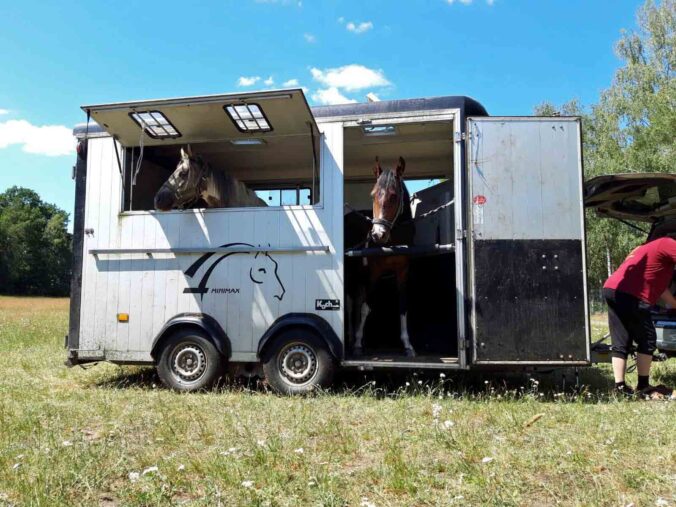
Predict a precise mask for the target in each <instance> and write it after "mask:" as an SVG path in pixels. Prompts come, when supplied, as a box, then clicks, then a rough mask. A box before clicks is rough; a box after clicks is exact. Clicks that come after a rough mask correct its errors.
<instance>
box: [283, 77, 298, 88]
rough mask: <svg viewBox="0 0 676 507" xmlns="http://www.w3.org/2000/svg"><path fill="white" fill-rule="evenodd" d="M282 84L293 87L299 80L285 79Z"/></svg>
mask: <svg viewBox="0 0 676 507" xmlns="http://www.w3.org/2000/svg"><path fill="white" fill-rule="evenodd" d="M282 86H284V87H285V88H291V87H293V86H298V80H297V79H289V80H288V81H284V82H283V83H282Z"/></svg>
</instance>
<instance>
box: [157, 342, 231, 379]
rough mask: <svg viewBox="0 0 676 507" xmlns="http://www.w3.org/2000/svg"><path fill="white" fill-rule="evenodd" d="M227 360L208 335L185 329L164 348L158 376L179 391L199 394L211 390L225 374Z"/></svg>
mask: <svg viewBox="0 0 676 507" xmlns="http://www.w3.org/2000/svg"><path fill="white" fill-rule="evenodd" d="M224 363H225V360H224V358H223V356H221V354H220V353H219V352H218V349H216V347H215V346H214V344H213V343H212V342H211V340H209V338H208V337H207V336H206V334H205V333H204V332H202V331H198V330H197V329H182V330H179V331H176V332H175V333H174V334H172V335H171V336H170V337H169V338H168V339H167V340H166V341H165V342H164V344H163V345H162V350H161V352H160V356H159V360H158V362H157V373H158V375H159V376H160V379H162V382H164V384H165V385H166V386H167V387H169V388H171V389H174V390H175V391H198V390H200V389H207V388H209V387H211V386H212V385H213V384H214V383H215V382H216V380H218V379H219V377H220V376H221V375H222V373H223V369H224Z"/></svg>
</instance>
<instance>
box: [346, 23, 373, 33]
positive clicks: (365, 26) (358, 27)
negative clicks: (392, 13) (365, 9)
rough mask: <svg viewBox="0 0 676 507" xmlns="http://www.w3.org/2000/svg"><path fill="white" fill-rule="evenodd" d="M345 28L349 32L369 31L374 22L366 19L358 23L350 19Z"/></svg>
mask: <svg viewBox="0 0 676 507" xmlns="http://www.w3.org/2000/svg"><path fill="white" fill-rule="evenodd" d="M345 28H347V31H348V32H352V33H356V34H360V33H364V32H368V31H369V30H370V29H371V28H373V23H371V22H370V21H365V22H363V23H359V24H356V23H353V22H352V21H350V22H349V23H348V24H347V25H345Z"/></svg>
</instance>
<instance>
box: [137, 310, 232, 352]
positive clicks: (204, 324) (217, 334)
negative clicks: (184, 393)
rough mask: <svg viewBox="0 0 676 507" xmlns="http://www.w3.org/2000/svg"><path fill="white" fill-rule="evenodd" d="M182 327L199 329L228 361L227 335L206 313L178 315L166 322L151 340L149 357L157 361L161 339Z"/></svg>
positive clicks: (228, 346)
mask: <svg viewBox="0 0 676 507" xmlns="http://www.w3.org/2000/svg"><path fill="white" fill-rule="evenodd" d="M182 326H193V327H195V326H196V327H199V328H201V329H202V330H203V331H204V332H205V333H207V335H208V336H209V337H210V338H211V340H212V341H213V342H214V345H215V346H216V348H217V349H218V351H219V352H220V353H221V354H222V355H223V357H225V358H226V359H230V355H231V352H232V348H231V347H230V339H229V338H228V335H227V334H225V331H223V328H222V327H221V325H220V324H219V323H218V321H216V319H214V318H213V317H212V316H211V315H207V314H206V313H179V314H178V315H175V316H174V317H172V318H171V319H170V320H168V321H167V323H166V324H164V326H163V327H162V329H161V330H160V332H159V333H157V336H156V337H155V339H154V340H153V346H152V348H151V349H150V355H151V356H152V357H153V359H157V352H158V348H159V345H160V343H161V342H162V339H163V338H164V337H165V336H167V335H169V334H170V333H171V331H173V330H174V329H177V328H179V327H182Z"/></svg>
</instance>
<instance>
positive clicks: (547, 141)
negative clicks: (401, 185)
mask: <svg viewBox="0 0 676 507" xmlns="http://www.w3.org/2000/svg"><path fill="white" fill-rule="evenodd" d="M467 121H468V128H467V133H468V140H467V150H468V156H467V161H468V167H467V170H468V178H467V181H468V186H469V188H468V196H469V199H468V203H467V208H466V209H467V210H468V220H467V223H468V234H467V237H468V242H469V252H470V258H469V284H470V294H471V300H472V315H471V323H472V327H473V342H474V362H475V363H479V364H481V363H488V364H490V363H506V364H509V363H523V364H557V363H560V364H586V363H588V362H589V325H588V314H587V291H586V276H585V250H584V249H585V240H584V205H583V180H582V153H581V135H580V120H579V118H537V117H523V118H514V117H510V118H500V117H492V118H469V119H468V120H467Z"/></svg>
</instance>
